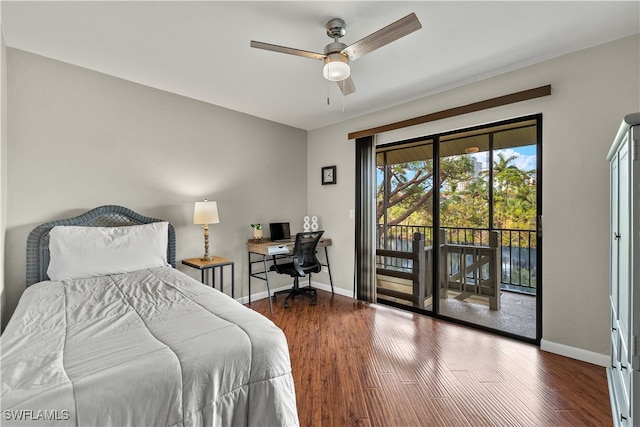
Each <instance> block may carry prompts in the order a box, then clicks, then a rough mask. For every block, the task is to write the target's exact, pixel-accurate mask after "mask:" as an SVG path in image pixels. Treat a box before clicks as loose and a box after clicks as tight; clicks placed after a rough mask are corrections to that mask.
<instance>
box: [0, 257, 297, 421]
mask: <svg viewBox="0 0 640 427" xmlns="http://www.w3.org/2000/svg"><path fill="white" fill-rule="evenodd" d="M1 346H2V397H1V406H2V414H1V417H2V425H30V424H36V425H42V424H46V425H51V424H55V425H79V426H96V425H113V426H125V425H135V426H199V425H215V426H231V425H233V426H247V425H248V426H269V425H298V416H297V410H296V400H295V392H294V386H293V379H292V376H291V364H290V360H289V350H288V347H287V342H286V339H285V336H284V334H283V333H282V331H281V330H280V329H279V328H278V327H276V326H275V325H274V324H273V323H272V322H271V321H270V320H268V319H267V318H265V317H264V316H262V315H260V314H258V313H256V312H254V311H253V310H250V309H247V308H246V307H243V306H242V305H241V304H240V303H238V302H236V301H234V300H233V299H231V298H229V297H227V296H226V295H224V294H222V293H220V292H218V291H217V290H215V289H211V288H209V287H207V286H204V285H202V284H201V283H199V282H197V281H195V280H193V279H192V278H191V277H189V276H187V275H185V274H183V273H181V272H179V271H177V270H175V269H173V268H157V269H151V270H141V271H136V272H133V273H128V274H119V275H113V276H103V277H98V278H88V279H77V280H71V281H62V282H41V283H38V284H35V285H33V286H30V287H29V288H28V289H27V290H26V291H25V292H24V294H23V296H22V298H21V299H20V303H19V304H18V307H17V309H16V311H15V314H14V315H13V317H12V319H11V321H10V322H9V324H8V325H7V328H6V330H5V332H4V334H3V335H2V342H1Z"/></svg>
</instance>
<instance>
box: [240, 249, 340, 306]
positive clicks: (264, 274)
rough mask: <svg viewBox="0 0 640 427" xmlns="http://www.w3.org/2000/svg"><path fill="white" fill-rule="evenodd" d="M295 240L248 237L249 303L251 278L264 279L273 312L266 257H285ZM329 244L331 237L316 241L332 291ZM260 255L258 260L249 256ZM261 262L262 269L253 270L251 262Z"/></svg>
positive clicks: (289, 252)
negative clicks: (322, 256) (254, 238)
mask: <svg viewBox="0 0 640 427" xmlns="http://www.w3.org/2000/svg"><path fill="white" fill-rule="evenodd" d="M294 244H295V240H293V239H292V240H290V241H286V242H272V241H271V240H269V239H262V240H260V241H259V242H256V241H254V240H253V239H250V240H248V241H247V251H248V254H249V304H251V278H252V277H255V278H256V279H260V280H264V281H266V282H267V295H268V297H269V310H270V311H271V314H273V306H272V305H271V289H270V288H269V274H268V272H269V268H268V266H267V257H270V256H272V257H286V256H288V255H290V254H291V252H292V251H293V246H294ZM328 246H331V239H330V238H328V237H322V238H320V241H319V242H318V246H317V247H318V248H324V256H325V261H326V264H322V262H320V264H321V265H322V266H323V267H327V270H328V271H329V283H330V284H331V292H333V278H332V277H331V266H330V265H329V253H328V252H327V247H328ZM252 255H254V256H256V255H257V256H260V257H261V258H260V259H258V260H252V259H251V256H252ZM258 263H262V265H263V270H261V271H253V264H258Z"/></svg>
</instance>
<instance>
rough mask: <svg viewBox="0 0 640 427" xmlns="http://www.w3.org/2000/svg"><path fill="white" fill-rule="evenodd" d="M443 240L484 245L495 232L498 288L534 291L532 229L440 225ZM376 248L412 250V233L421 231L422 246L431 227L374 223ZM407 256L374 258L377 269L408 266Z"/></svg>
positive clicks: (431, 234) (535, 275) (534, 240)
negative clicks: (499, 259) (375, 226)
mask: <svg viewBox="0 0 640 427" xmlns="http://www.w3.org/2000/svg"><path fill="white" fill-rule="evenodd" d="M442 229H443V230H444V231H445V234H446V238H447V242H449V243H451V244H457V245H468V246H488V245H489V235H490V231H496V232H498V234H499V237H498V241H499V242H500V252H501V263H500V265H501V272H500V274H501V287H502V289H510V290H516V291H521V292H527V293H535V292H536V287H537V285H536V284H537V262H536V260H537V258H536V252H537V248H536V232H535V230H516V229H506V228H502V229H499V228H498V229H493V230H489V229H484V228H483V229H480V228H465V227H442ZM377 232H378V236H377V238H378V249H385V250H393V251H403V252H411V251H412V242H413V234H414V233H422V235H423V236H424V239H425V245H426V246H430V245H432V241H433V240H432V236H433V229H432V227H429V226H423V225H393V226H387V227H384V225H379V226H378V230H377ZM411 262H412V261H411V260H410V259H399V258H386V257H377V263H378V267H379V268H384V269H399V270H403V269H411V268H412V265H411Z"/></svg>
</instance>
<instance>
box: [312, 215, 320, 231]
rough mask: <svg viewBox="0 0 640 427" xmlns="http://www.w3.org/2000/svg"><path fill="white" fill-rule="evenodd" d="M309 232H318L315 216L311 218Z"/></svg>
mask: <svg viewBox="0 0 640 427" xmlns="http://www.w3.org/2000/svg"><path fill="white" fill-rule="evenodd" d="M311 231H318V217H317V216H315V215H314V216H312V217H311Z"/></svg>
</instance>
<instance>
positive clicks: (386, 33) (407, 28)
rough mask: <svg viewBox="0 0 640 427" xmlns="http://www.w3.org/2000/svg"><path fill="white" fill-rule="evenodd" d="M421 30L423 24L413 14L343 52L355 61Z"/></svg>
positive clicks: (370, 35)
mask: <svg viewBox="0 0 640 427" xmlns="http://www.w3.org/2000/svg"><path fill="white" fill-rule="evenodd" d="M420 28H422V24H421V23H420V21H419V20H418V17H417V16H416V14H415V13H411V14H409V15H407V16H405V17H404V18H402V19H398V20H397V21H396V22H394V23H392V24H389V25H387V26H386V27H384V28H382V29H380V30H378V31H376V32H375V33H372V34H369V35H368V36H367V37H365V38H363V39H360V40H358V41H357V42H355V43H353V44H352V45H351V46H347V47H346V48H344V49H343V50H342V53H345V54H346V55H347V56H348V57H349V59H350V60H351V61H353V60H355V59H358V58H360V57H361V56H362V55H364V54H367V53H369V52H371V51H373V50H376V49H378V48H380V47H382V46H384V45H387V44H389V43H391V42H393V41H396V40H398V39H399V38H402V37H404V36H406V35H408V34H411V33H413V32H414V31H416V30H419V29H420Z"/></svg>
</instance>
